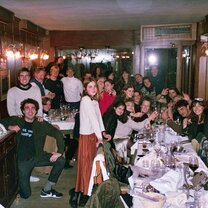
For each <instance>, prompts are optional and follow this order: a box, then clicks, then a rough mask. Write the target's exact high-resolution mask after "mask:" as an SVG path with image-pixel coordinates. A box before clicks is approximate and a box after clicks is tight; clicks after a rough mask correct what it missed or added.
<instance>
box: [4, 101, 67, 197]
mask: <svg viewBox="0 0 208 208" xmlns="http://www.w3.org/2000/svg"><path fill="white" fill-rule="evenodd" d="M20 108H21V111H22V113H23V116H22V117H18V116H12V117H9V118H5V119H3V120H1V121H0V123H2V124H3V125H4V126H5V127H6V128H7V129H8V130H12V131H16V132H17V136H16V138H17V162H18V163H17V164H18V175H19V191H20V196H21V197H22V198H25V199H26V198H28V197H30V196H31V186H30V175H31V173H32V170H33V168H34V167H41V166H53V168H52V170H51V173H50V175H49V177H48V181H47V183H46V184H45V186H44V187H43V189H42V191H41V194H40V196H41V197H45V198H46V197H53V198H60V197H62V196H63V194H62V193H59V192H57V191H55V190H54V189H53V188H52V187H53V185H55V184H56V182H57V181H58V178H59V176H60V174H61V172H62V170H63V168H64V164H65V159H64V158H63V157H62V154H63V152H64V142H63V135H62V133H61V132H60V131H59V130H58V129H57V128H55V127H53V126H52V125H51V124H49V123H48V122H46V121H42V122H40V121H38V119H37V118H36V114H37V112H38V109H39V104H38V102H37V101H35V100H33V99H30V98H29V99H26V100H23V101H22V103H21V106H20ZM47 135H48V136H53V137H54V138H55V139H56V143H57V147H58V150H57V152H52V153H47V152H44V150H43V149H44V144H45V139H46V136H47Z"/></svg>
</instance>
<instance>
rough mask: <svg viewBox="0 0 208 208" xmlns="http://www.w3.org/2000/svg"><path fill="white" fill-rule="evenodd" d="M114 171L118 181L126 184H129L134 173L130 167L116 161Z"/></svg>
mask: <svg viewBox="0 0 208 208" xmlns="http://www.w3.org/2000/svg"><path fill="white" fill-rule="evenodd" d="M113 172H114V175H115V177H116V178H117V179H118V181H120V182H122V183H126V184H129V181H128V178H129V177H130V176H132V174H133V172H132V170H131V168H130V167H126V166H124V165H122V164H119V163H116V165H115V168H114V171H113Z"/></svg>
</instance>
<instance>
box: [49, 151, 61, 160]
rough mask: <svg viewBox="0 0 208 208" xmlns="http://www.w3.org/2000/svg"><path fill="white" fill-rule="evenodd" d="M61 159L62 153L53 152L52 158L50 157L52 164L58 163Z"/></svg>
mask: <svg viewBox="0 0 208 208" xmlns="http://www.w3.org/2000/svg"><path fill="white" fill-rule="evenodd" d="M59 157H61V153H58V152H52V156H51V157H50V162H56V160H57V159H58V158H59Z"/></svg>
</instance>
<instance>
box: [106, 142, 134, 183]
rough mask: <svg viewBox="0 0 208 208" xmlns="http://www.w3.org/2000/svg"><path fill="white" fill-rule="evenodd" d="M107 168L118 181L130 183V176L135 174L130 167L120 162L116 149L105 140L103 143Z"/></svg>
mask: <svg viewBox="0 0 208 208" xmlns="http://www.w3.org/2000/svg"><path fill="white" fill-rule="evenodd" d="M103 149H104V155H105V161H106V168H107V169H108V171H109V173H110V175H111V176H112V177H115V178H116V179H117V180H118V181H120V182H122V183H126V184H129V182H128V178H129V177H130V176H131V175H132V174H133V172H132V170H131V168H130V167H126V166H124V165H122V164H121V163H119V161H118V158H117V156H116V153H115V151H114V150H113V149H112V148H111V145H110V144H109V142H104V144H103Z"/></svg>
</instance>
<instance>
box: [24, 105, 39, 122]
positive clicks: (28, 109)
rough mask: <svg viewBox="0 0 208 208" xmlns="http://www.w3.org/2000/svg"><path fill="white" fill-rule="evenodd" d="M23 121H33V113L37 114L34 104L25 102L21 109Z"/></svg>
mask: <svg viewBox="0 0 208 208" xmlns="http://www.w3.org/2000/svg"><path fill="white" fill-rule="evenodd" d="M23 114H24V118H25V121H27V122H33V120H34V118H35V115H36V114H37V110H36V107H35V105H34V104H32V103H26V104H25V106H24V110H23Z"/></svg>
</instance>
